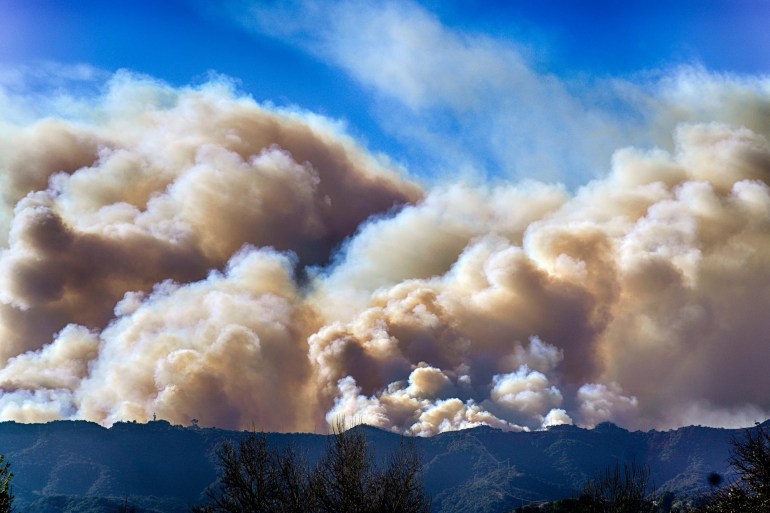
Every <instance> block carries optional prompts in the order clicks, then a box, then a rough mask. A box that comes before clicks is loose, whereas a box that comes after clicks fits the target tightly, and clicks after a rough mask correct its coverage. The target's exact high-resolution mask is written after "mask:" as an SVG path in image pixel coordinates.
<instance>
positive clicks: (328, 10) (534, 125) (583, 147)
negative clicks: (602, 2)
mask: <svg viewBox="0 0 770 513" xmlns="http://www.w3.org/2000/svg"><path fill="white" fill-rule="evenodd" d="M229 5H230V12H231V15H232V17H233V18H234V19H236V20H237V21H238V22H239V23H241V24H242V25H245V26H246V27H248V28H249V29H251V30H255V31H257V32H259V33H261V34H267V35H272V36H275V37H278V38H281V39H282V40H284V41H286V42H289V43H291V44H295V45H298V46H300V47H301V48H303V49H305V50H306V51H308V52H310V53H312V54H315V55H316V56H318V57H319V58H320V59H322V60H324V61H326V62H328V63H330V64H331V65H333V66H337V67H340V68H341V69H343V70H344V71H345V72H347V73H348V74H349V75H350V76H351V77H352V78H354V79H355V80H356V81H358V82H359V83H360V84H361V85H362V86H363V87H364V88H365V89H368V90H369V91H371V92H372V93H373V94H374V97H375V98H376V99H377V102H376V103H375V106H374V107H373V112H374V115H375V116H377V117H378V119H379V122H380V123H381V125H382V126H383V127H384V129H385V130H386V131H387V132H389V133H391V134H392V135H393V136H395V137H396V138H397V139H398V140H399V141H400V143H401V144H402V146H403V147H404V148H406V151H407V152H408V154H409V155H410V157H411V159H412V160H411V161H412V162H413V164H415V165H419V166H421V168H422V170H423V171H424V173H425V174H426V175H428V176H436V175H438V176H444V175H446V174H447V173H448V174H451V175H455V176H456V175H457V174H458V173H463V174H464V175H466V176H479V175H481V176H482V177H483V176H502V177H505V178H513V179H521V178H534V179H537V180H542V181H546V182H553V181H559V182H562V183H566V184H567V185H568V186H570V187H573V188H574V187H576V186H578V185H582V184H583V183H585V182H586V181H587V180H589V179H591V178H593V177H596V176H603V175H605V174H606V173H607V172H608V169H607V162H608V161H609V159H610V157H611V155H612V152H613V151H614V150H615V149H616V148H620V147H623V146H629V145H637V146H642V147H648V146H655V145H659V146H662V147H665V148H667V149H671V147H670V139H669V135H670V133H671V132H672V130H674V129H675V127H676V125H677V124H678V123H681V122H712V121H719V122H725V123H728V124H738V125H743V126H747V127H748V128H751V129H752V130H756V131H759V132H760V133H764V131H765V130H766V129H767V127H768V124H770V121H769V120H768V111H767V107H766V106H765V107H762V105H759V106H758V105H757V103H756V102H757V99H758V98H762V99H763V100H762V101H761V102H760V103H761V104H764V105H766V104H767V100H768V98H770V80H767V79H762V80H758V79H756V78H741V77H732V76H715V75H710V74H709V73H707V72H705V71H704V70H702V69H700V68H699V67H697V66H694V67H682V68H676V69H670V70H662V71H654V72H650V71H643V72H642V73H640V74H639V75H638V76H636V77H629V78H625V79H618V78H613V77H607V78H595V77H590V78H587V79H586V78H580V77H572V78H565V77H559V76H558V75H556V74H553V73H550V72H548V71H542V70H541V66H538V65H537V63H535V62H531V61H530V59H529V58H528V57H527V55H526V54H527V52H526V51H523V50H522V49H521V47H519V46H517V45H516V43H515V42H512V41H510V40H504V39H500V38H495V37H490V36H486V35H484V34H479V33H469V32H463V31H461V30H458V29H453V28H450V27H447V26H445V25H444V24H442V22H441V20H440V19H439V18H438V17H436V16H435V15H433V14H432V13H430V12H429V11H427V10H426V9H425V8H424V7H422V6H420V5H418V4H416V3H413V2H409V1H395V2H385V3H383V2H352V1H346V0H342V1H336V2H316V1H314V0H306V1H297V2H290V3H288V4H286V3H283V4H280V5H279V6H275V5H270V4H264V3H254V2H250V1H236V2H231V3H230V4H229ZM704 90H707V92H708V94H707V95H706V96H707V97H708V100H706V101H702V95H703V93H704ZM757 107H759V108H757ZM576 141H579V143H576Z"/></svg>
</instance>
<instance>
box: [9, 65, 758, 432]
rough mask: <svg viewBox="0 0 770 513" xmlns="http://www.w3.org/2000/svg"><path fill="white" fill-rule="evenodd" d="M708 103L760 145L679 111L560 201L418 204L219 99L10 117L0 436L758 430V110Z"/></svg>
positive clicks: (355, 156) (336, 132) (280, 122)
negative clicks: (101, 428) (361, 429)
mask: <svg viewBox="0 0 770 513" xmlns="http://www.w3.org/2000/svg"><path fill="white" fill-rule="evenodd" d="M688 79H691V80H695V79H693V78H692V77H689V78H688ZM709 80H710V82H708V83H709V84H711V89H710V90H707V91H706V93H704V94H706V95H707V96H708V95H711V96H714V97H715V98H726V97H729V98H739V97H740V98H741V99H742V100H741V101H740V102H737V101H736V102H732V103H731V102H726V103H724V107H723V109H725V111H726V112H727V111H729V112H727V113H726V114H724V116H722V117H724V118H729V119H738V118H740V117H741V116H742V115H743V114H742V113H745V114H746V117H747V118H750V120H749V121H747V124H748V125H749V126H751V127H752V128H751V129H749V128H746V127H745V124H741V123H739V122H735V123H731V124H724V123H690V124H688V123H679V124H677V123H674V122H672V121H671V119H668V118H666V114H665V113H664V112H669V111H670V110H671V109H669V107H670V105H671V104H674V103H677V104H678V105H680V106H681V109H682V111H687V108H688V106H689V105H690V104H688V103H687V102H688V101H689V100H688V99H684V100H681V99H679V100H677V99H676V98H674V97H670V98H668V99H667V100H666V101H667V102H668V103H667V104H666V105H665V106H664V107H660V106H658V107H654V108H658V109H659V110H658V111H656V113H655V116H657V117H659V118H661V119H663V118H666V120H665V123H663V124H664V125H665V126H669V125H672V126H674V125H675V126H676V128H675V129H674V130H673V132H671V133H670V134H669V139H670V141H669V146H670V147H671V148H673V149H671V150H665V149H661V148H657V147H655V148H649V149H646V148H632V147H628V148H619V149H615V152H614V154H613V158H612V162H611V164H610V163H608V165H611V168H610V169H609V171H608V172H607V173H606V174H605V176H602V177H600V178H596V179H595V180H593V181H592V182H590V183H588V184H587V185H584V186H583V187H581V188H579V189H577V190H575V191H569V190H567V189H565V188H564V187H562V186H559V185H549V184H544V183H538V182H519V183H506V182H496V183H488V184H484V183H481V184H479V183H466V182H456V183H452V181H449V180H444V181H441V182H438V183H433V184H430V185H420V184H418V183H417V182H415V181H413V180H412V179H410V178H409V176H408V175H407V174H406V172H405V171H403V170H401V169H399V168H398V167H397V166H396V165H394V164H393V163H390V162H389V161H387V160H386V159H385V158H384V157H381V156H374V155H371V154H370V153H369V152H367V151H366V150H365V149H364V148H362V147H361V146H360V145H358V143H356V142H355V141H354V140H353V139H352V138H351V137H349V136H348V135H346V133H345V131H344V128H342V127H341V126H339V125H337V124H335V123H333V122H331V121H329V120H328V119H325V118H322V117H320V116H316V115H313V114H310V113H305V112H296V111H288V110H279V109H275V108H272V107H269V106H262V105H259V104H257V103H255V102H254V101H253V100H251V99H248V98H245V97H242V96H239V95H238V94H237V93H235V92H234V91H233V90H232V88H230V87H228V86H227V85H224V84H222V83H219V82H212V83H209V84H207V85H204V86H202V87H198V88H183V89H175V88H172V87H170V86H166V85H163V84H158V83H155V82H152V81H150V80H147V79H141V78H138V77H133V76H130V75H126V74H118V75H117V76H115V77H113V78H112V79H111V82H110V83H109V86H108V88H107V89H106V91H105V92H104V94H102V95H101V96H100V97H99V98H98V100H96V101H92V102H90V103H88V104H87V105H88V106H86V102H85V101H83V102H81V103H78V100H77V99H71V100H70V101H71V102H72V104H71V105H70V106H69V107H68V111H69V112H77V116H74V115H70V116H66V115H58V114H57V115H50V116H47V117H44V116H32V117H31V118H34V119H32V120H29V119H23V117H16V118H14V119H10V118H9V119H0V185H1V186H2V197H1V199H2V202H1V203H0V248H2V249H0V358H1V359H2V361H3V362H4V366H3V368H2V370H0V389H1V390H2V395H0V419H2V420H17V421H23V422H35V421H48V420H52V419H88V420H93V421H97V422H101V423H103V424H107V425H109V424H111V423H113V422H116V421H118V420H132V419H135V420H138V421H146V420H147V419H150V418H152V416H153V414H157V415H158V416H159V417H161V418H164V419H168V420H169V421H171V422H173V423H181V424H188V423H189V422H190V421H191V419H193V418H196V419H199V420H200V423H201V424H202V425H216V426H219V427H225V428H249V427H251V426H258V427H260V428H264V429H267V430H278V431H324V430H325V429H326V425H327V422H329V421H332V420H333V419H334V418H335V417H337V416H339V415H343V416H346V417H349V418H356V419H360V420H362V421H364V422H367V423H370V424H374V425H378V426H381V427H384V428H387V429H392V430H395V431H399V432H406V433H411V434H420V435H429V434H434V433H438V432H441V431H445V430H450V429H459V428H463V427H469V426H475V425H480V424H488V425H491V426H495V427H500V428H503V429H512V430H520V429H539V428H542V427H544V426H548V425H553V424H560V423H576V424H579V425H584V426H592V425H595V424H596V423H598V422H602V421H605V420H611V421H614V422H617V423H619V424H621V425H623V426H626V427H629V428H653V427H654V428H667V427H673V426H679V425H682V424H689V423H703V424H712V425H724V426H728V425H743V424H746V423H751V422H753V421H754V420H759V419H764V418H766V417H767V416H768V415H769V414H770V396H768V394H767V391H768V390H770V373H768V372H766V355H767V354H768V350H769V349H770V316H768V315H767V312H766V305H768V304H770V286H769V285H770V188H769V187H768V184H770V145H769V144H768V141H767V136H768V129H767V127H768V126H770V119H768V117H767V114H766V113H767V112H769V111H770V110H769V109H768V105H770V103H768V97H767V95H766V94H761V93H760V92H758V91H757V89H756V88H751V87H747V86H745V84H736V83H734V82H730V81H729V80H717V79H716V78H713V77H711V78H709ZM680 86H681V84H680ZM674 89H675V88H673V87H672V88H670V90H674ZM683 94H684V93H683ZM3 98H4V99H5V101H8V93H6V94H5V95H4V96H3ZM749 99H751V100H752V101H753V103H752V104H753V105H754V106H755V107H757V108H755V109H752V110H751V111H750V112H749V110H748V109H747V108H746V105H748V104H749V101H748V100H749ZM11 100H12V98H11ZM21 100H22V99H20V101H19V102H18V104H23V103H24V102H23V101H21ZM714 102H715V103H713V104H709V108H713V109H716V108H717V107H715V106H714V105H716V103H717V100H714ZM707 103H708V102H707ZM651 108H653V107H651ZM762 113H764V114H762ZM685 117H687V116H685ZM574 144H580V141H574ZM592 144H593V143H592Z"/></svg>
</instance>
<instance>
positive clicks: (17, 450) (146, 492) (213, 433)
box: [0, 421, 740, 513]
mask: <svg viewBox="0 0 770 513" xmlns="http://www.w3.org/2000/svg"><path fill="white" fill-rule="evenodd" d="M356 429H364V430H365V432H366V436H367V438H368V439H369V440H370V441H371V443H372V444H373V446H374V448H375V451H376V453H377V455H378V456H380V457H384V456H385V455H387V454H388V453H389V452H390V451H391V450H393V449H395V448H396V447H397V445H398V443H399V436H398V435H395V434H392V433H389V432H386V431H382V430H379V429H375V428H371V427H367V426H362V427H359V428H356ZM245 435H246V434H245V433H243V432H233V431H225V430H220V429H198V428H192V427H181V426H172V425H170V424H169V423H168V422H165V421H157V422H150V423H148V424H136V423H118V424H115V425H114V426H113V427H112V428H110V429H106V428H103V427H101V426H99V425H97V424H93V423H90V422H67V421H57V422H51V423H48V424H17V423H14V422H5V423H0V453H2V454H5V456H6V457H7V458H8V459H9V461H11V464H12V470H13V472H14V474H15V477H14V480H13V485H14V493H15V494H16V498H17V502H16V503H17V506H18V508H17V509H18V510H19V511H22V512H24V511H35V512H46V511H51V512H54V511H56V512H83V511H94V512H96V511H100V512H101V511H110V510H115V511H117V510H118V509H119V508H120V507H121V506H122V505H123V504H124V502H126V501H127V502H128V504H129V505H131V506H133V507H134V508H136V509H137V511H146V512H149V511H157V512H163V513H174V512H182V511H187V510H188V508H189V506H190V505H192V504H197V503H199V502H200V501H201V500H202V498H203V493H204V491H205V489H206V487H207V486H208V485H210V484H211V483H213V482H214V481H215V479H216V467H215V464H214V459H215V458H214V452H215V449H216V447H217V444H218V443H220V442H221V441H222V440H223V439H225V438H238V437H243V436H245ZM735 436H740V430H727V429H714V428H705V427H686V428H681V429H678V430H674V431H666V432H659V431H649V432H640V431H636V432H629V431H626V430H624V429H621V428H619V427H617V426H614V425H613V424H608V423H605V424H600V425H599V426H597V427H596V428H595V429H592V430H586V429H580V428H577V427H572V426H558V427H553V428H551V429H549V430H547V431H539V432H531V433H513V432H503V431H499V430H496V429H492V428H487V427H481V428H476V429H469V430H465V431H456V432H449V433H444V434H441V435H437V436H434V437H432V438H418V439H416V448H417V449H418V450H419V451H421V452H422V454H423V460H424V464H425V484H426V487H427V489H428V492H429V493H430V494H431V496H432V497H433V506H434V511H436V512H441V513H454V512H457V513H459V512H468V511H479V512H490V513H491V512H495V513H497V512H502V511H506V510H510V509H511V508H513V507H516V506H519V505H520V504H522V503H524V504H526V503H529V502H533V501H540V500H552V499H557V498H563V497H568V496H571V495H574V494H576V493H578V491H579V490H580V488H581V487H582V484H583V483H584V482H585V480H586V479H587V478H589V477H591V476H592V475H593V474H594V472H595V471H597V470H599V469H602V468H604V467H605V466H606V465H608V464H612V463H614V462H616V461H621V462H623V461H628V462H630V461H636V462H637V463H642V464H649V465H650V468H651V470H652V477H653V479H654V482H655V484H656V487H657V488H658V489H659V490H671V491H673V492H675V493H676V494H680V495H687V494H697V493H699V492H702V491H705V490H707V489H708V484H707V481H706V477H707V476H708V475H709V473H711V472H718V473H720V474H723V475H725V476H726V478H727V481H730V478H731V475H730V471H729V468H728V467H729V466H728V464H727V461H726V460H727V456H728V449H729V442H730V440H731V439H732V438H733V437H735ZM268 438H269V441H270V443H271V444H274V445H276V446H279V447H282V446H285V445H286V444H288V443H291V444H294V445H295V446H296V447H298V448H300V449H301V450H304V451H306V452H307V454H308V457H309V458H310V459H311V460H314V459H316V458H317V457H318V456H319V454H320V453H321V451H322V450H323V448H324V443H325V439H326V437H324V436H322V435H312V434H269V435H268Z"/></svg>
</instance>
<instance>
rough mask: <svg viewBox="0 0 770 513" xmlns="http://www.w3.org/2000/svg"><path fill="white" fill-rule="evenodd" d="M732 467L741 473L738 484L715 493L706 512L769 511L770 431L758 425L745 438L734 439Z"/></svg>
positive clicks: (708, 502) (732, 443)
mask: <svg viewBox="0 0 770 513" xmlns="http://www.w3.org/2000/svg"><path fill="white" fill-rule="evenodd" d="M730 464H731V465H732V466H733V468H735V470H736V471H737V473H738V482H737V483H735V484H733V485H731V486H728V487H726V488H722V489H720V490H717V491H716V492H714V493H713V494H712V496H711V497H710V499H709V500H708V501H707V503H706V505H705V506H704V508H703V511H706V512H708V513H733V512H754V511H757V512H767V511H770V431H769V430H768V429H767V428H765V427H763V426H761V425H759V424H757V426H756V427H755V428H753V429H748V430H746V434H745V435H744V436H743V437H742V438H736V439H733V441H732V442H731V450H730Z"/></svg>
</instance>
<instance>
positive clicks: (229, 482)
mask: <svg viewBox="0 0 770 513" xmlns="http://www.w3.org/2000/svg"><path fill="white" fill-rule="evenodd" d="M217 464H218V467H219V480H218V483H217V484H216V485H215V486H214V487H213V488H210V489H209V491H208V498H209V501H208V503H207V504H204V505H201V506H197V507H194V508H193V510H192V511H193V513H236V512H237V513H240V512H253V513H261V512H265V513H268V512H269V513H342V512H351V513H352V512H356V513H429V512H430V499H429V498H428V496H427V494H426V493H425V489H424V487H423V481H422V459H421V457H420V455H419V454H418V453H417V451H416V450H415V449H414V445H413V443H412V442H409V441H407V440H406V439H405V438H402V440H401V444H400V446H399V449H398V450H396V451H395V452H393V453H392V454H390V455H389V457H388V458H387V459H386V460H385V463H384V464H383V465H377V463H376V459H375V454H374V451H373V450H372V449H371V448H370V447H369V444H368V443H367V440H366V437H365V436H364V434H363V433H362V432H361V431H359V430H347V431H346V430H344V429H343V425H342V424H337V425H336V426H335V429H334V435H333V436H332V437H330V438H329V440H328V441H327V444H326V451H325V454H324V455H323V456H322V457H321V458H320V460H319V461H318V463H317V464H315V465H310V464H309V463H308V461H307V458H306V457H305V455H304V454H302V453H300V452H298V451H297V450H296V449H295V448H294V447H292V446H289V447H287V448H286V449H284V450H281V451H279V450H277V449H274V448H271V447H270V446H269V445H268V443H267V437H266V435H264V434H263V433H251V434H250V435H249V436H248V437H247V438H246V439H245V440H243V441H242V442H240V443H239V444H237V445H236V444H234V443H232V442H229V441H227V442H224V443H223V444H222V445H221V446H220V447H219V449H218V451H217Z"/></svg>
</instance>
